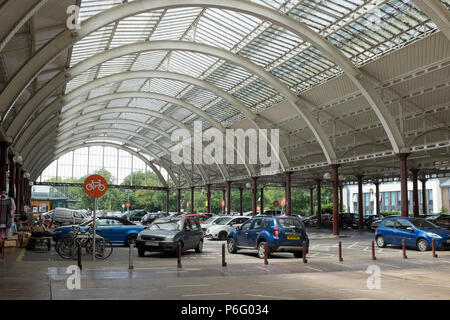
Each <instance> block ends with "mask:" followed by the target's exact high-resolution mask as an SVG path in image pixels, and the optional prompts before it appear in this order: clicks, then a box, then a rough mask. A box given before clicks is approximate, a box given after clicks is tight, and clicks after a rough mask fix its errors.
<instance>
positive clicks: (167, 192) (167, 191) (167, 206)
mask: <svg viewBox="0 0 450 320" xmlns="http://www.w3.org/2000/svg"><path fill="white" fill-rule="evenodd" d="M169 193H170V189H168V188H167V189H166V212H167V213H169V210H170V197H169Z"/></svg>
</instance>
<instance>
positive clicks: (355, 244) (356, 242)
mask: <svg viewBox="0 0 450 320" xmlns="http://www.w3.org/2000/svg"><path fill="white" fill-rule="evenodd" d="M358 243H359V242H358V241H356V242H355V243H354V244H352V245H351V246H349V247H347V249H351V248H353V247H354V246H356V245H357V244H358Z"/></svg>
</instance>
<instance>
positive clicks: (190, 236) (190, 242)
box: [183, 219, 195, 250]
mask: <svg viewBox="0 0 450 320" xmlns="http://www.w3.org/2000/svg"><path fill="white" fill-rule="evenodd" d="M189 220H190V219H184V227H183V230H184V231H183V242H184V249H185V250H188V249H192V248H193V247H194V238H195V237H194V232H193V231H192V227H191V223H190V221H189Z"/></svg>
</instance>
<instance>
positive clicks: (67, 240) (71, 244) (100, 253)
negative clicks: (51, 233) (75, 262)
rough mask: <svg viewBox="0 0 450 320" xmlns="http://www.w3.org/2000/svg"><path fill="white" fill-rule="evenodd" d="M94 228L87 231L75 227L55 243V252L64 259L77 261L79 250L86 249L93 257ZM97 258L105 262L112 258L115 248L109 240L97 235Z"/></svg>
mask: <svg viewBox="0 0 450 320" xmlns="http://www.w3.org/2000/svg"><path fill="white" fill-rule="evenodd" d="M93 240H94V238H93V232H92V227H91V228H89V229H88V230H86V231H83V230H81V228H80V227H79V226H76V227H73V228H72V231H71V232H70V233H69V234H68V235H67V236H65V237H63V238H61V239H58V240H57V241H56V243H55V250H56V252H57V253H58V254H59V256H60V257H61V258H63V259H75V258H76V257H77V255H78V248H83V247H84V248H85V249H86V252H87V253H88V254H91V255H92V247H93V243H94V241H93ZM95 247H96V249H95V258H97V259H100V260H104V259H107V258H109V256H111V254H112V251H113V247H112V244H111V242H110V241H109V240H106V239H105V238H103V237H102V236H100V235H99V234H98V230H96V234H95Z"/></svg>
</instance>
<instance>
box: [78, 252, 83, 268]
mask: <svg viewBox="0 0 450 320" xmlns="http://www.w3.org/2000/svg"><path fill="white" fill-rule="evenodd" d="M78 268H80V270H81V269H83V266H82V265H81V246H78Z"/></svg>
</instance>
